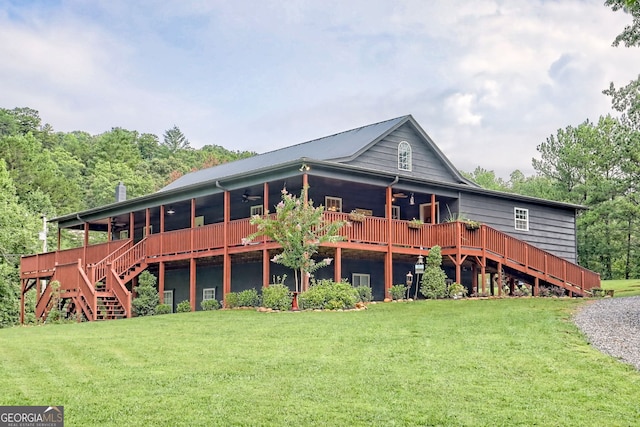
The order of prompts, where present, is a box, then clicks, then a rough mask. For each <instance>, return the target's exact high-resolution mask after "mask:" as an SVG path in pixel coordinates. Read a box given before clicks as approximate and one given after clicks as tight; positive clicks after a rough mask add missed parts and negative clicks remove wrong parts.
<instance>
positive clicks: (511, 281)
mask: <svg viewBox="0 0 640 427" xmlns="http://www.w3.org/2000/svg"><path fill="white" fill-rule="evenodd" d="M515 291H516V279H514V278H513V277H510V278H509V294H510V295H511V296H513V295H514V293H515Z"/></svg>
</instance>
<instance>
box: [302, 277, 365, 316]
mask: <svg viewBox="0 0 640 427" xmlns="http://www.w3.org/2000/svg"><path fill="white" fill-rule="evenodd" d="M359 300H360V294H359V292H358V290H357V288H354V287H353V286H351V285H350V284H349V283H345V282H340V283H336V282H334V281H332V280H326V279H325V280H320V281H314V282H313V283H312V284H311V286H310V287H309V289H308V290H307V291H305V292H302V293H301V294H300V297H299V304H300V308H302V309H327V310H337V309H348V308H353V307H355V305H356V303H357V302H358V301H359Z"/></svg>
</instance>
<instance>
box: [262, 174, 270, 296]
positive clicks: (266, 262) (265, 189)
mask: <svg viewBox="0 0 640 427" xmlns="http://www.w3.org/2000/svg"><path fill="white" fill-rule="evenodd" d="M262 200H263V203H262V212H263V216H264V217H266V216H267V215H269V183H268V182H265V183H264V184H263V186H262ZM262 246H263V249H262V286H264V287H267V286H269V282H270V276H271V264H270V262H271V259H270V258H269V250H268V249H267V236H265V235H263V236H262Z"/></svg>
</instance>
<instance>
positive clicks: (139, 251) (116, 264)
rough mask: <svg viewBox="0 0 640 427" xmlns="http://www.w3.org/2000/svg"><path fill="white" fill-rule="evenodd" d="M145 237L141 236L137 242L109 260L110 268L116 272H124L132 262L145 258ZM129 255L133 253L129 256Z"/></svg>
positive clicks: (119, 273) (118, 273)
mask: <svg viewBox="0 0 640 427" xmlns="http://www.w3.org/2000/svg"><path fill="white" fill-rule="evenodd" d="M146 249H147V238H146V237H145V238H143V239H142V240H140V241H139V242H138V243H136V244H135V245H133V246H132V247H130V248H129V249H127V250H126V251H125V252H123V253H122V254H120V256H118V257H117V258H115V259H113V260H112V261H111V269H112V270H113V271H114V272H115V273H116V274H117V275H121V274H124V273H125V272H126V271H127V270H128V269H129V268H130V267H131V266H132V265H133V264H135V263H137V262H138V261H142V260H144V259H145V258H146ZM129 255H133V256H132V258H129Z"/></svg>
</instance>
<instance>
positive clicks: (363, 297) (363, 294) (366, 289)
mask: <svg viewBox="0 0 640 427" xmlns="http://www.w3.org/2000/svg"><path fill="white" fill-rule="evenodd" d="M356 292H357V293H358V298H359V300H360V302H370V301H371V300H372V299H373V293H372V292H371V286H358V287H356Z"/></svg>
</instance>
